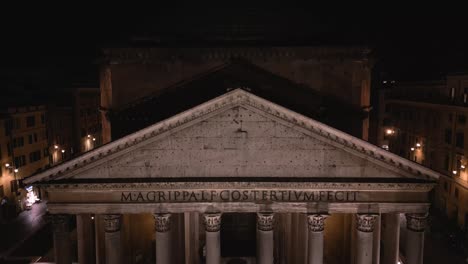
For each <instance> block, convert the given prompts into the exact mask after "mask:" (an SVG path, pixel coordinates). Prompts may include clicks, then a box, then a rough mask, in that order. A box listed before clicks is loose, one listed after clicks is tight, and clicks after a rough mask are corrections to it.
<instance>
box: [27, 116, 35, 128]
mask: <svg viewBox="0 0 468 264" xmlns="http://www.w3.org/2000/svg"><path fill="white" fill-rule="evenodd" d="M35 124H36V118H35V117H34V116H27V117H26V127H33V126H34V125H35Z"/></svg>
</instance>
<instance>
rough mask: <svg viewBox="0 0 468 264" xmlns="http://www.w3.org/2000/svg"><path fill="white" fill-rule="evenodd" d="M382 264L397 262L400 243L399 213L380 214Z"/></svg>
mask: <svg viewBox="0 0 468 264" xmlns="http://www.w3.org/2000/svg"><path fill="white" fill-rule="evenodd" d="M381 226H382V227H381V230H382V259H381V263H382V264H395V263H398V258H399V245H400V214H397V213H388V214H382V224H381Z"/></svg>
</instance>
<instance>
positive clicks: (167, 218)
mask: <svg viewBox="0 0 468 264" xmlns="http://www.w3.org/2000/svg"><path fill="white" fill-rule="evenodd" d="M153 217H154V223H155V229H156V232H160V233H164V232H168V231H169V230H171V214H154V215H153Z"/></svg>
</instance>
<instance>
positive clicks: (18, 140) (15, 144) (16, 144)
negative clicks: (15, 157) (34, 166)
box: [13, 137, 24, 148]
mask: <svg viewBox="0 0 468 264" xmlns="http://www.w3.org/2000/svg"><path fill="white" fill-rule="evenodd" d="M22 146H24V138H23V137H17V138H14V139H13V148H19V147H22Z"/></svg>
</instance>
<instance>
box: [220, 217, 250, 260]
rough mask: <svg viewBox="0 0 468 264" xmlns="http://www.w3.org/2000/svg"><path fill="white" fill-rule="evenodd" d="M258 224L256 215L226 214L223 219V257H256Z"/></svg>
mask: <svg viewBox="0 0 468 264" xmlns="http://www.w3.org/2000/svg"><path fill="white" fill-rule="evenodd" d="M256 224H257V219H256V214H255V213H245V214H240V213H224V214H223V215H222V217H221V256H223V257H252V256H255V254H256V245H257V243H256Z"/></svg>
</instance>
